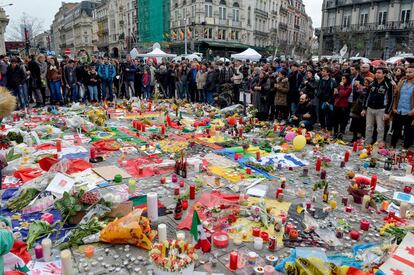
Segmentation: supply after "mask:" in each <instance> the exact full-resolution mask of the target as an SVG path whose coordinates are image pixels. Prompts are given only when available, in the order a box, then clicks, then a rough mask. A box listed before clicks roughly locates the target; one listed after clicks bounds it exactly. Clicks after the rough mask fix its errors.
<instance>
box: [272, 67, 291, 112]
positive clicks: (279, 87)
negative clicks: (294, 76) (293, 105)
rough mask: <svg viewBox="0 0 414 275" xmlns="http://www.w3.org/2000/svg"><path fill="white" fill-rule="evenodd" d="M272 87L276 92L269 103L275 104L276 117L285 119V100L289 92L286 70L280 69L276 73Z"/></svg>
mask: <svg viewBox="0 0 414 275" xmlns="http://www.w3.org/2000/svg"><path fill="white" fill-rule="evenodd" d="M274 88H275V91H276V93H275V97H274V102H273V100H272V102H271V103H272V104H274V105H275V106H276V119H278V120H286V119H287V118H288V116H289V108H288V100H287V98H288V93H289V79H288V78H287V72H286V71H285V70H281V71H280V72H279V73H278V76H277V78H276V83H275V86H274Z"/></svg>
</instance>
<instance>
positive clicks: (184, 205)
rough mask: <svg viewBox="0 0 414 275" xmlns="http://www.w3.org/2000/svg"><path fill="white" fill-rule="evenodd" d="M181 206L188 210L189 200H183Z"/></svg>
mask: <svg viewBox="0 0 414 275" xmlns="http://www.w3.org/2000/svg"><path fill="white" fill-rule="evenodd" d="M181 207H182V208H183V210H184V211H185V210H187V209H188V200H184V199H183V200H182V201H181Z"/></svg>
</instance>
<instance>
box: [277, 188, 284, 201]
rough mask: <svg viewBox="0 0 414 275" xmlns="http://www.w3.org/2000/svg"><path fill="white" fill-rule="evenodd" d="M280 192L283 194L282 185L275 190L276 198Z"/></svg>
mask: <svg viewBox="0 0 414 275" xmlns="http://www.w3.org/2000/svg"><path fill="white" fill-rule="evenodd" d="M281 194H283V188H282V187H279V188H278V189H277V190H276V199H278V198H279V197H280V195H281Z"/></svg>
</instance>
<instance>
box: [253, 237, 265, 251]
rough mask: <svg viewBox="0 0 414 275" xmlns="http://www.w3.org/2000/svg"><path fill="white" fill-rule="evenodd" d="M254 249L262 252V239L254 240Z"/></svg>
mask: <svg viewBox="0 0 414 275" xmlns="http://www.w3.org/2000/svg"><path fill="white" fill-rule="evenodd" d="M253 246H254V249H256V250H262V249H263V239H262V238H260V237H256V238H254V245H253Z"/></svg>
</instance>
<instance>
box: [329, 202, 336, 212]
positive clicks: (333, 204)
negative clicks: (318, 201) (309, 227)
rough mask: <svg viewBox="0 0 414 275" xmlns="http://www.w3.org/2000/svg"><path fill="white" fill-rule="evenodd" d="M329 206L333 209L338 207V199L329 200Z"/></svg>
mask: <svg viewBox="0 0 414 275" xmlns="http://www.w3.org/2000/svg"><path fill="white" fill-rule="evenodd" d="M329 206H330V207H331V209H332V210H333V209H336V207H337V204H336V200H331V201H330V202H329Z"/></svg>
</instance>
